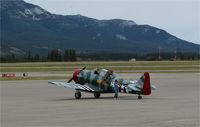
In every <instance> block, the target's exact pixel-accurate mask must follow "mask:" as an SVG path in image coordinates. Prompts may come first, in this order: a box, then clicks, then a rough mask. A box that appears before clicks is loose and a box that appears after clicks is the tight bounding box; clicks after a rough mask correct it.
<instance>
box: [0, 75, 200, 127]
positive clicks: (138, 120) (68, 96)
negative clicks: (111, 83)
mask: <svg viewBox="0 0 200 127" xmlns="http://www.w3.org/2000/svg"><path fill="white" fill-rule="evenodd" d="M122 76H123V77H125V78H128V79H130V78H131V79H137V78H139V77H140V76H139V75H138V74H124V75H122ZM151 83H152V84H154V85H156V87H157V90H155V91H152V95H150V96H143V99H142V100H138V99H137V95H130V94H122V93H120V94H119V99H117V100H115V99H113V96H114V95H113V94H102V95H101V98H99V99H94V97H93V95H92V94H89V93H82V98H81V99H80V100H76V99H75V98H74V91H73V90H70V89H65V88H59V87H56V86H53V85H51V84H48V83H47V81H44V80H38V81H36V80H23V81H1V85H0V86H1V87H0V89H1V91H0V92H1V98H0V99H1V100H0V102H1V127H199V126H200V121H199V119H200V112H199V111H200V109H199V108H200V107H199V106H200V103H199V102H200V100H199V99H200V97H199V95H200V94H199V90H200V89H199V88H200V74H199V73H185V74H180V73H177V74H151Z"/></svg>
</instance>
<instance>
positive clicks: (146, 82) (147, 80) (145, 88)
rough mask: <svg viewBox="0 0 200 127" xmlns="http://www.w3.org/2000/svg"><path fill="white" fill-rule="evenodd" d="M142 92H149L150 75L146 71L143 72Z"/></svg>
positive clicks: (147, 93)
mask: <svg viewBox="0 0 200 127" xmlns="http://www.w3.org/2000/svg"><path fill="white" fill-rule="evenodd" d="M143 94H144V95H150V94H151V84H150V75H149V73H148V72H145V73H144V86H143Z"/></svg>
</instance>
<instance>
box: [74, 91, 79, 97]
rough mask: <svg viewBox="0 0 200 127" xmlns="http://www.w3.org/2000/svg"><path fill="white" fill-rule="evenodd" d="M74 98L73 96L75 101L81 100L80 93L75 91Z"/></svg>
mask: <svg viewBox="0 0 200 127" xmlns="http://www.w3.org/2000/svg"><path fill="white" fill-rule="evenodd" d="M74 96H75V98H76V99H80V98H81V92H79V91H76V93H75V95H74Z"/></svg>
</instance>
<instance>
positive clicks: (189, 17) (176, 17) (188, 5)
mask: <svg viewBox="0 0 200 127" xmlns="http://www.w3.org/2000/svg"><path fill="white" fill-rule="evenodd" d="M25 1H26V2H29V3H32V4H35V5H39V6H40V7H42V8H43V9H45V10H47V11H49V12H51V13H54V14H60V15H76V14H81V15H84V16H87V17H91V18H96V19H116V18H117V19H126V20H133V21H135V22H136V23H137V24H138V25H143V24H148V25H151V26H154V27H157V28H160V29H164V30H166V31H167V32H169V33H170V34H172V35H174V36H176V37H178V38H181V39H183V40H186V41H189V42H193V43H197V44H200V1H199V0H25Z"/></svg>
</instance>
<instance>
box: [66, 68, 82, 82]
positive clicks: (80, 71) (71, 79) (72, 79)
mask: <svg viewBox="0 0 200 127" xmlns="http://www.w3.org/2000/svg"><path fill="white" fill-rule="evenodd" d="M85 68H86V67H83V68H82V69H81V70H80V72H81V71H83V70H85ZM80 72H79V73H80ZM73 78H74V77H73V76H72V77H71V78H70V79H69V80H68V81H67V83H70V82H71V81H72V80H73Z"/></svg>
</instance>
